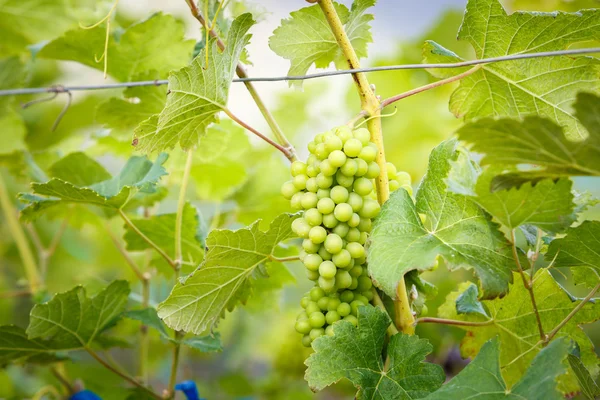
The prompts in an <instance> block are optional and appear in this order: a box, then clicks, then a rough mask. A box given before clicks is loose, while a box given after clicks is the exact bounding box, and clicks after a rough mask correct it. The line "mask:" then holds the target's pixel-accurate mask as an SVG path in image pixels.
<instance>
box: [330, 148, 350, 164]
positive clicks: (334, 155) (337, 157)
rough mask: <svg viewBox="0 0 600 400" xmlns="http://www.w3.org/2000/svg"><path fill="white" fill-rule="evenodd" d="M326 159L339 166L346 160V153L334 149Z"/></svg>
mask: <svg viewBox="0 0 600 400" xmlns="http://www.w3.org/2000/svg"><path fill="white" fill-rule="evenodd" d="M327 159H328V160H329V163H330V164H331V165H332V166H333V167H335V168H339V167H341V166H342V165H344V163H345V162H346V155H345V154H344V152H343V151H341V150H334V151H332V152H331V153H330V154H329V156H328V157H327Z"/></svg>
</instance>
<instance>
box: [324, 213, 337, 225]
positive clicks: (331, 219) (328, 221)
mask: <svg viewBox="0 0 600 400" xmlns="http://www.w3.org/2000/svg"><path fill="white" fill-rule="evenodd" d="M337 224H338V220H337V218H336V217H335V215H334V214H333V213H331V214H325V215H323V225H325V227H326V228H329V229H333V228H335V226H336V225H337Z"/></svg>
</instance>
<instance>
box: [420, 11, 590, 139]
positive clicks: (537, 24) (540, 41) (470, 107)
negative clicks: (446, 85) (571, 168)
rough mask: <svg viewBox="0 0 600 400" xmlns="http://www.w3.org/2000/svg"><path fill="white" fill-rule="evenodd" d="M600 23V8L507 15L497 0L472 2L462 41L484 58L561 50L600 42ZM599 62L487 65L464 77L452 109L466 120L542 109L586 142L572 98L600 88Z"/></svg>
mask: <svg viewBox="0 0 600 400" xmlns="http://www.w3.org/2000/svg"><path fill="white" fill-rule="evenodd" d="M599 24H600V11H599V10H582V11H579V12H577V13H562V12H561V13H528V12H519V13H514V14H512V15H507V13H506V11H505V10H504V8H502V5H501V4H500V2H499V1H498V0H469V2H468V4H467V10H466V13H465V17H464V19H463V23H462V25H461V28H460V30H459V32H458V39H459V40H466V41H469V42H470V43H471V45H472V46H473V48H474V49H475V53H476V55H477V58H479V59H482V58H489V57H498V56H505V55H510V54H525V53H534V52H540V51H551V50H562V49H566V48H567V47H569V46H571V45H572V44H574V43H578V42H583V41H587V40H598V39H599V38H600V33H599V30H598V29H597V28H598V25H599ZM437 47H441V46H437ZM438 53H440V52H439V50H438ZM448 53H449V52H448ZM448 53H444V56H443V59H442V60H440V59H439V58H438V57H439V56H438V54H436V53H432V52H427V49H426V54H427V56H426V59H427V61H438V60H440V61H446V62H447V61H448ZM458 60H460V59H458V58H456V59H455V61H458ZM599 66H600V63H599V61H598V60H597V59H595V58H592V57H574V56H569V57H567V56H562V57H546V58H536V59H529V60H515V61H507V62H501V63H491V64H486V65H483V66H482V67H481V69H480V70H479V71H477V72H476V73H474V74H472V75H470V76H468V77H466V78H464V79H462V80H461V83H460V86H459V88H458V89H457V90H456V91H455V92H454V93H453V95H452V97H451V99H450V109H451V110H452V112H453V113H454V114H455V115H457V116H465V118H466V119H467V120H469V119H473V118H475V117H481V116H515V117H516V116H521V115H523V114H528V113H537V114H539V115H541V116H544V117H548V118H550V119H552V120H554V121H555V122H556V123H557V124H559V125H560V126H562V127H563V128H564V129H565V134H566V136H567V137H568V138H571V139H580V140H581V139H584V138H585V137H586V136H587V134H586V132H585V128H584V127H583V126H582V125H581V124H580V122H579V121H578V120H577V119H576V118H575V116H574V115H573V113H572V110H571V101H572V100H574V99H575V95H576V93H577V92H579V91H582V90H585V91H591V92H599V91H600V79H599V77H600V68H599ZM434 72H435V71H434Z"/></svg>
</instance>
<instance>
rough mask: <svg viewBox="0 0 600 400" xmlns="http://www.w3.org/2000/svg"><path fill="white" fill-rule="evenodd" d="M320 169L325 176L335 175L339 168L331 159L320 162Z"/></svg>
mask: <svg viewBox="0 0 600 400" xmlns="http://www.w3.org/2000/svg"><path fill="white" fill-rule="evenodd" d="M319 169H320V171H321V173H322V174H323V175H325V176H333V175H335V173H336V172H337V168H336V167H334V166H333V165H331V163H330V162H329V159H327V160H323V161H322V162H321V164H319Z"/></svg>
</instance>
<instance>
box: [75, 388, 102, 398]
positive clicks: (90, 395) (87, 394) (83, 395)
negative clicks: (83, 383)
mask: <svg viewBox="0 0 600 400" xmlns="http://www.w3.org/2000/svg"><path fill="white" fill-rule="evenodd" d="M69 400H102V399H101V398H100V396H98V395H97V394H96V393H94V392H92V391H89V390H82V391H81V392H78V393H75V394H74V395H73V396H71V397H69Z"/></svg>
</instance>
